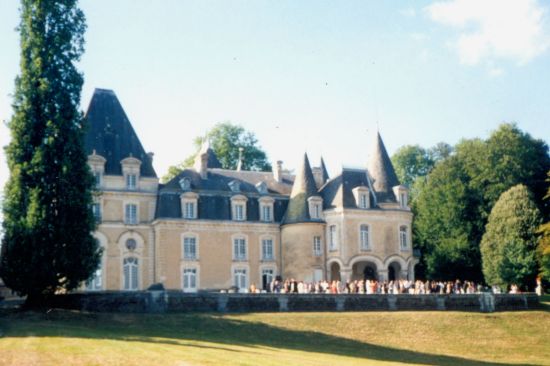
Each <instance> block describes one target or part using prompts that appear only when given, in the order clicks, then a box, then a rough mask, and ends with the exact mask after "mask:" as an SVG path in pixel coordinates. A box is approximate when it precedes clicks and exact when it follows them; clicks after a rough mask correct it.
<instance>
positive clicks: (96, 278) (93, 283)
mask: <svg viewBox="0 0 550 366" xmlns="http://www.w3.org/2000/svg"><path fill="white" fill-rule="evenodd" d="M102 275H103V271H102V268H101V262H99V267H97V269H96V270H95V272H94V275H93V276H92V278H90V279H89V280H88V282H86V290H88V291H97V290H101V289H102V288H103V284H102V282H103V279H102Z"/></svg>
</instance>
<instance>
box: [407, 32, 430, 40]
mask: <svg viewBox="0 0 550 366" xmlns="http://www.w3.org/2000/svg"><path fill="white" fill-rule="evenodd" d="M410 37H411V39H412V40H413V41H416V42H422V41H425V40H427V39H428V38H430V37H428V35H427V34H426V33H418V32H416V33H411V34H410Z"/></svg>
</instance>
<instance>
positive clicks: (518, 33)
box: [426, 0, 550, 76]
mask: <svg viewBox="0 0 550 366" xmlns="http://www.w3.org/2000/svg"><path fill="white" fill-rule="evenodd" d="M426 11H427V13H428V15H429V16H430V18H431V19H432V20H433V21H435V22H437V23H441V24H444V25H448V26H451V27H454V28H457V29H459V31H460V34H459V35H458V39H457V40H456V41H455V42H454V43H453V47H454V48H456V49H457V51H458V54H459V57H460V61H461V62H462V63H463V64H466V65H478V64H480V63H481V62H489V61H490V62H492V61H494V60H497V59H508V60H511V61H513V62H517V63H518V64H519V65H523V64H525V63H527V62H529V61H531V60H532V59H533V58H535V57H536V56H538V55H540V54H541V53H543V52H544V51H545V50H547V49H548V47H549V46H550V33H549V32H548V29H547V27H546V24H545V23H544V21H545V17H546V10H545V9H544V8H543V7H542V6H540V5H539V4H538V3H537V1H536V0H451V1H438V2H435V3H433V4H432V5H430V6H428V7H427V8H426ZM495 70H496V69H495ZM496 73H497V74H501V73H502V70H500V71H498V72H496ZM495 76H497V75H495Z"/></svg>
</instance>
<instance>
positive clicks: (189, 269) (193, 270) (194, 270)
mask: <svg viewBox="0 0 550 366" xmlns="http://www.w3.org/2000/svg"><path fill="white" fill-rule="evenodd" d="M187 274H193V276H194V281H195V286H194V287H193V286H189V284H190V282H191V278H190V277H191V275H187ZM186 277H187V278H186ZM186 280H187V285H188V286H186ZM199 288H200V268H199V267H198V266H183V267H182V268H181V289H182V291H183V292H197V291H198V289H199Z"/></svg>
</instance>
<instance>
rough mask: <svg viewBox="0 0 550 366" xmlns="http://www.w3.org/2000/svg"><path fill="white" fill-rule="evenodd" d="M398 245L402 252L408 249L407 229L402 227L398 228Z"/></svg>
mask: <svg viewBox="0 0 550 366" xmlns="http://www.w3.org/2000/svg"><path fill="white" fill-rule="evenodd" d="M399 244H400V245H401V249H402V250H403V249H407V247H408V238H407V227H406V226H404V225H403V226H400V227H399Z"/></svg>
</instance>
